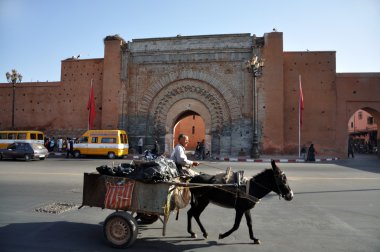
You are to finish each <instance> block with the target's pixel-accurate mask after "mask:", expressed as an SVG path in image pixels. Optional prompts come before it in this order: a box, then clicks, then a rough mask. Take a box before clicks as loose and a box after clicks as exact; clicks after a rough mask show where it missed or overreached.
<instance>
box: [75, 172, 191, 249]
mask: <svg viewBox="0 0 380 252" xmlns="http://www.w3.org/2000/svg"><path fill="white" fill-rule="evenodd" d="M179 184H180V183H179ZM179 184H178V185H179ZM178 185H176V183H173V182H170V183H166V182H159V183H143V182H140V181H137V180H134V179H129V178H125V177H114V176H107V175H101V174H97V173H84V180H83V202H82V206H81V207H83V206H89V207H100V208H102V209H113V210H115V212H114V213H112V214H110V215H109V216H108V217H107V218H106V219H105V221H104V224H103V233H104V236H105V237H106V239H107V241H108V242H109V243H110V244H111V245H112V246H114V247H118V248H127V247H129V246H131V245H132V244H133V243H134V242H135V241H136V238H137V234H138V224H137V221H136V219H139V220H140V221H141V222H142V223H144V224H151V223H153V222H155V221H156V220H157V219H160V220H161V221H162V222H163V229H162V235H163V236H165V232H166V224H167V221H168V219H169V215H170V213H171V211H174V210H176V209H177V210H178V209H180V208H183V207H185V206H186V205H187V204H188V203H189V201H190V192H189V189H188V188H185V187H182V186H178ZM81 207H80V208H81ZM134 214H137V216H135V217H133V215H134ZM162 217H163V218H162Z"/></svg>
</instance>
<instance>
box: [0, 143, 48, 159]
mask: <svg viewBox="0 0 380 252" xmlns="http://www.w3.org/2000/svg"><path fill="white" fill-rule="evenodd" d="M48 155H49V152H48V150H47V149H46V148H45V146H44V145H43V144H39V143H25V142H16V143H12V144H10V145H8V147H7V148H6V149H0V159H1V160H2V159H19V158H21V159H24V160H25V161H29V160H31V159H37V160H38V159H40V160H44V159H45V158H46V157H47V156H48Z"/></svg>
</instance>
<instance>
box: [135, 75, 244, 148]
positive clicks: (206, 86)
mask: <svg viewBox="0 0 380 252" xmlns="http://www.w3.org/2000/svg"><path fill="white" fill-rule="evenodd" d="M225 86H226V85H223V84H222V83H221V81H218V80H217V79H215V78H213V77H212V76H209V75H208V74H206V73H202V72H195V71H182V72H180V73H178V74H171V75H168V76H165V77H164V78H162V79H160V80H159V81H157V82H156V83H154V84H153V85H151V86H150V87H149V88H148V89H147V90H146V91H145V92H144V95H143V98H142V99H141V101H140V103H139V111H140V113H143V114H146V115H147V125H151V126H152V127H148V128H147V132H148V134H150V135H151V136H153V137H154V138H164V139H165V140H164V142H165V152H167V153H168V152H169V153H170V151H171V150H172V147H173V146H172V143H173V128H174V125H175V124H176V123H177V122H178V118H179V117H180V116H181V115H182V114H183V113H185V112H186V111H192V112H195V113H197V114H199V115H200V116H201V117H202V118H203V120H204V121H205V128H206V136H205V140H206V143H207V145H208V146H210V147H211V152H212V153H213V154H217V155H219V154H229V153H230V152H231V148H233V149H234V146H232V145H233V144H232V143H231V141H230V138H231V123H232V121H237V120H238V119H239V118H240V117H241V111H240V109H239V104H238V103H237V99H234V97H235V96H236V95H235V94H233V92H232V91H231V90H230V89H228V88H224V89H222V88H221V87H225ZM221 143H222V144H223V148H221V146H220V145H221Z"/></svg>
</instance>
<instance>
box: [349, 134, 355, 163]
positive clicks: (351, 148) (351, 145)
mask: <svg viewBox="0 0 380 252" xmlns="http://www.w3.org/2000/svg"><path fill="white" fill-rule="evenodd" d="M352 142H353V140H352V138H351V137H350V138H349V139H348V158H350V155H351V156H352V158H354V145H353V143H352Z"/></svg>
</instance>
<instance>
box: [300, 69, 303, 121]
mask: <svg viewBox="0 0 380 252" xmlns="http://www.w3.org/2000/svg"><path fill="white" fill-rule="evenodd" d="M299 82H300V98H299V112H300V118H299V119H300V125H301V126H302V111H303V109H304V104H303V93H302V83H301V75H300V76H299Z"/></svg>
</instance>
